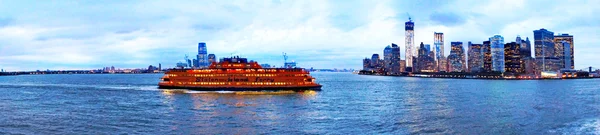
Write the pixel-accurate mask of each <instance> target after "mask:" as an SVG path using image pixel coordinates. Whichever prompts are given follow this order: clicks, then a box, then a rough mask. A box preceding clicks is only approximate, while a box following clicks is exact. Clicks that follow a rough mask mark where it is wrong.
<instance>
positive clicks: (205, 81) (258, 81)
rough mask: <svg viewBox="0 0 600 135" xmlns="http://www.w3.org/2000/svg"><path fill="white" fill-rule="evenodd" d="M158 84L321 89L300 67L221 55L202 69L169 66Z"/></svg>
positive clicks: (200, 87)
mask: <svg viewBox="0 0 600 135" xmlns="http://www.w3.org/2000/svg"><path fill="white" fill-rule="evenodd" d="M161 79H162V81H161V82H159V83H158V86H159V88H162V89H192V90H203V91H221V90H224V91H251V90H252V91H254V90H295V91H304V90H321V85H320V84H318V83H316V82H315V78H313V77H312V76H310V75H309V71H307V70H305V69H303V68H262V67H261V66H260V65H259V64H258V63H257V62H254V61H250V62H248V61H247V59H246V58H239V57H233V58H224V59H221V61H220V62H219V63H216V62H213V63H212V64H211V65H210V66H209V67H208V68H204V69H171V70H169V71H167V72H165V75H164V76H163V77H162V78H161Z"/></svg>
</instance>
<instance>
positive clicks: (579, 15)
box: [0, 0, 600, 71]
mask: <svg viewBox="0 0 600 135" xmlns="http://www.w3.org/2000/svg"><path fill="white" fill-rule="evenodd" d="M598 5H600V1H597V0H589V1H587V0H573V1H568V2H567V1H564V0H562V1H559V0H527V1H523V0H491V1H486V0H439V1H437V0H431V1H414V0H410V1H408V0H407V1H390V0H373V1H369V0H364V1H363V0H333V1H326V0H265V1H259V0H247V1H238V0H205V1H135V0H127V1H117V0H114V1H113V0H108V1H91V0H89V1H87V0H81V1H67V0H62V1H28V0H23V1H16V0H0V68H3V69H6V70H12V71H15V70H37V69H40V70H45V69H98V68H102V67H105V66H115V67H119V68H138V67H147V66H148V65H150V64H152V65H157V64H158V63H162V64H163V67H173V66H175V63H177V62H179V61H182V60H183V57H184V55H185V54H189V55H190V56H193V55H194V54H196V53H197V52H196V47H197V43H198V42H206V43H207V46H208V51H209V53H215V54H216V55H217V57H225V56H230V55H232V54H233V55H242V56H243V57H248V58H249V59H253V60H257V61H259V62H260V63H269V64H272V65H279V66H280V65H282V64H281V63H283V57H282V56H281V53H282V52H286V53H287V54H288V55H289V57H290V59H292V60H295V61H297V62H298V64H299V66H302V67H306V68H310V67H314V68H356V69H358V68H360V67H361V66H362V61H361V60H362V59H363V58H365V57H370V55H371V54H373V53H382V52H383V48H384V47H385V46H387V45H389V44H390V43H397V44H399V45H400V46H401V47H402V48H401V49H402V55H404V22H405V21H407V18H408V16H407V13H409V14H410V15H411V16H412V18H413V20H414V21H415V42H416V43H420V42H424V43H426V44H433V32H434V31H436V32H444V36H445V45H446V48H449V46H450V42H451V41H462V42H465V43H466V42H467V41H472V42H473V43H481V42H482V41H483V40H486V39H487V38H489V37H491V36H493V35H494V34H501V35H503V36H504V37H505V41H513V40H515V38H516V36H517V35H520V36H521V37H523V38H525V37H530V38H531V39H530V40H533V30H536V29H540V28H546V29H549V30H550V31H553V32H555V33H569V34H572V35H574V37H575V39H574V40H575V43H574V44H575V66H576V69H581V68H584V67H587V66H596V67H597V66H600V61H598V60H597V59H598V58H600V57H598V56H596V55H594V54H595V53H598V52H599V51H598V50H600V45H599V43H600V38H599V37H600V25H599V24H600V17H599V16H598V14H600V9H598V8H597V6H598ZM448 52H449V49H446V54H449V53H448Z"/></svg>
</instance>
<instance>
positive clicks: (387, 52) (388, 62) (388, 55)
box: [383, 45, 392, 74]
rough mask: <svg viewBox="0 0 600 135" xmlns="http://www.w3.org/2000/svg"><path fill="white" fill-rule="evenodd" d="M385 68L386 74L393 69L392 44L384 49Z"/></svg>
mask: <svg viewBox="0 0 600 135" xmlns="http://www.w3.org/2000/svg"><path fill="white" fill-rule="evenodd" d="M383 68H384V71H385V74H391V71H392V47H391V46H390V45H388V46H386V47H385V48H384V49H383Z"/></svg>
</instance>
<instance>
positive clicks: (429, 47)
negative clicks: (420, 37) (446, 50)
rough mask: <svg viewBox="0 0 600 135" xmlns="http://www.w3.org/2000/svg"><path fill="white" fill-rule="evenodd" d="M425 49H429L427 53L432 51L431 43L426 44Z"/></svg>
mask: <svg viewBox="0 0 600 135" xmlns="http://www.w3.org/2000/svg"><path fill="white" fill-rule="evenodd" d="M424 46H425V50H427V53H429V52H431V45H430V44H425V45H424Z"/></svg>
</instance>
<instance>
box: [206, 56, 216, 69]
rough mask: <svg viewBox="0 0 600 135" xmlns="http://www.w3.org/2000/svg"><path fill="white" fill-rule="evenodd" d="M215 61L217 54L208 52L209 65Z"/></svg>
mask: <svg viewBox="0 0 600 135" xmlns="http://www.w3.org/2000/svg"><path fill="white" fill-rule="evenodd" d="M213 62H217V56H216V55H215V54H208V65H209V66H210V64H212V63H213Z"/></svg>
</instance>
